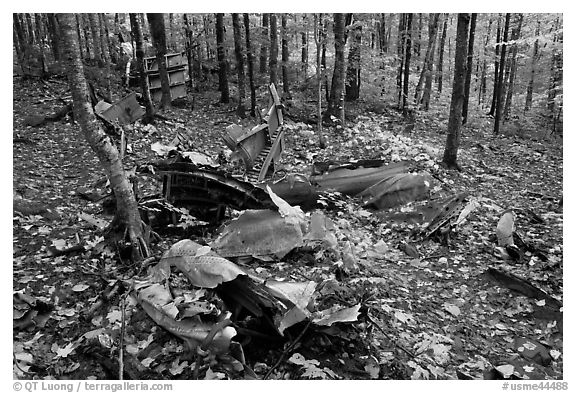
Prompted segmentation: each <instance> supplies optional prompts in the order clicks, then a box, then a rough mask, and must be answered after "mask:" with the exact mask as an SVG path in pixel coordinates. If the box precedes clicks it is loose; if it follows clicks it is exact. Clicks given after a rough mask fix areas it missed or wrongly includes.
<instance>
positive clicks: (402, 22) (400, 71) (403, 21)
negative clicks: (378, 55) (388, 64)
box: [396, 13, 407, 108]
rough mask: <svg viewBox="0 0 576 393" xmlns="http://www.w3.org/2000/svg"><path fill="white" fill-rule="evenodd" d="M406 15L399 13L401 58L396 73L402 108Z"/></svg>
mask: <svg viewBox="0 0 576 393" xmlns="http://www.w3.org/2000/svg"><path fill="white" fill-rule="evenodd" d="M406 15H407V14H404V13H402V14H398V18H399V20H398V42H397V48H396V52H397V54H398V58H399V60H400V66H399V67H398V73H397V74H396V87H397V89H398V107H399V108H402V94H403V91H404V90H403V89H402V75H403V74H404V62H405V61H406V56H405V55H404V54H405V53H406Z"/></svg>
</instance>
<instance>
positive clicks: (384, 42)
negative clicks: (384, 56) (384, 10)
mask: <svg viewBox="0 0 576 393" xmlns="http://www.w3.org/2000/svg"><path fill="white" fill-rule="evenodd" d="M380 51H381V52H382V53H388V36H387V31H386V14H380Z"/></svg>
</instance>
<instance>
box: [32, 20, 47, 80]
mask: <svg viewBox="0 0 576 393" xmlns="http://www.w3.org/2000/svg"><path fill="white" fill-rule="evenodd" d="M34 22H35V25H36V38H37V41H38V47H39V48H40V51H39V52H40V57H39V60H40V78H42V79H44V78H45V77H46V74H47V71H48V70H47V64H46V54H45V53H44V31H43V29H42V21H41V16H40V14H34Z"/></svg>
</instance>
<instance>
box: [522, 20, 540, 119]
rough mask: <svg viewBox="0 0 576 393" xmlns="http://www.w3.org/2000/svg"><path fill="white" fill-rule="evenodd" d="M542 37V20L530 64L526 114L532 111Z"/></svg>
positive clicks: (537, 27) (537, 25) (537, 31)
mask: <svg viewBox="0 0 576 393" xmlns="http://www.w3.org/2000/svg"><path fill="white" fill-rule="evenodd" d="M539 35H540V20H537V21H536V40H535V41H534V47H533V49H532V62H531V64H530V79H529V80H528V87H527V88H526V103H525V104H524V112H527V111H529V110H530V109H532V94H533V92H534V76H535V75H536V64H537V62H538V56H539V55H540V52H539V49H540V48H539V42H538V36H539Z"/></svg>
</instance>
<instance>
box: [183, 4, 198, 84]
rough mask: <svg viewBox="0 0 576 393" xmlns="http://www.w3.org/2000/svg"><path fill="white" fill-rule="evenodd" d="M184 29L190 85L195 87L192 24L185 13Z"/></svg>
mask: <svg viewBox="0 0 576 393" xmlns="http://www.w3.org/2000/svg"><path fill="white" fill-rule="evenodd" d="M183 18H184V31H185V36H186V37H185V42H186V61H187V63H188V86H189V87H190V88H191V89H192V88H193V81H194V70H195V68H196V67H195V66H194V61H193V60H192V58H193V54H192V35H193V32H192V26H190V21H189V20H188V14H186V13H184V16H183Z"/></svg>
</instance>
